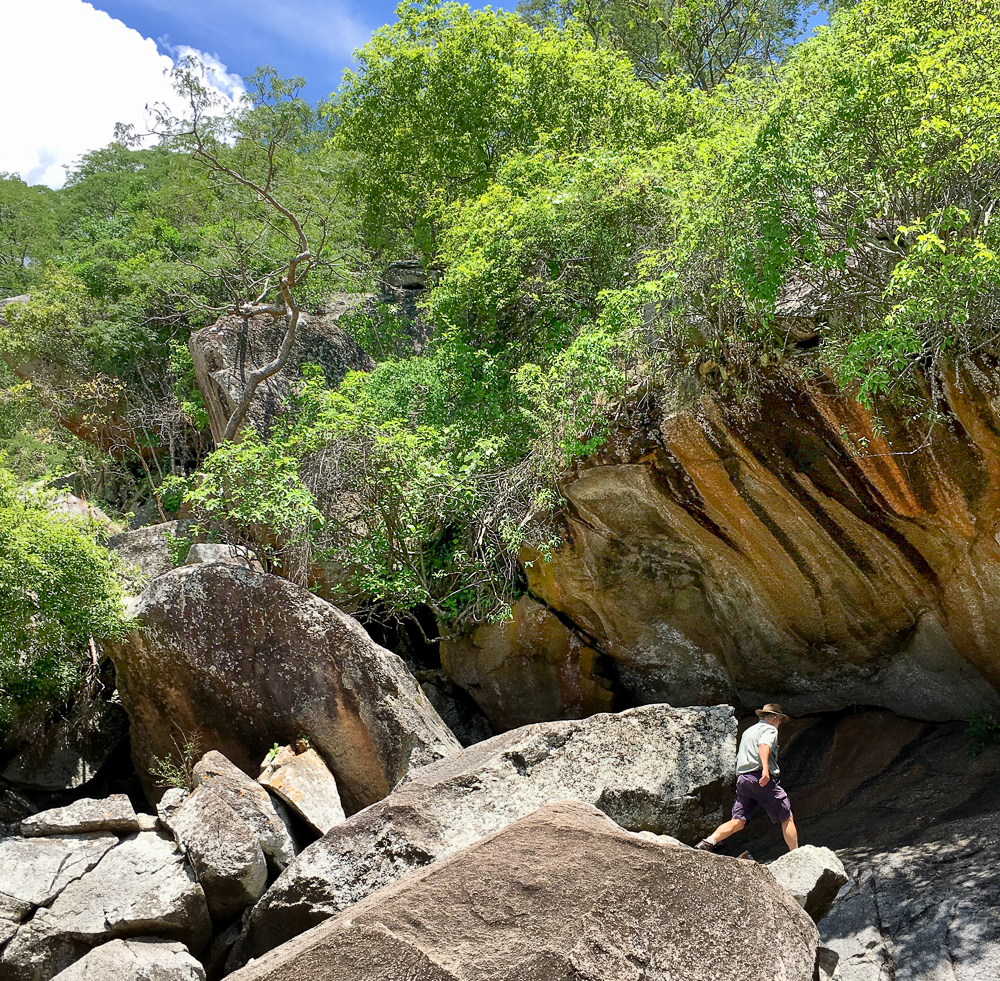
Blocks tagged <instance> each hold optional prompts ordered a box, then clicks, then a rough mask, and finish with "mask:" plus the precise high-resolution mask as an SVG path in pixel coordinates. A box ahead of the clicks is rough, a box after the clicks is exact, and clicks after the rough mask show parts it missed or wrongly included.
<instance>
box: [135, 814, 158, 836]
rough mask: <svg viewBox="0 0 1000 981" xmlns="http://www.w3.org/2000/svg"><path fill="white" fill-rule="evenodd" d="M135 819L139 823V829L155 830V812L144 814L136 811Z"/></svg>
mask: <svg viewBox="0 0 1000 981" xmlns="http://www.w3.org/2000/svg"><path fill="white" fill-rule="evenodd" d="M135 819H136V821H137V822H138V824H139V830H140V831H156V830H157V827H156V826H157V817H156V815H155V814H144V813H142V812H141V811H140V812H137V813H136V815H135Z"/></svg>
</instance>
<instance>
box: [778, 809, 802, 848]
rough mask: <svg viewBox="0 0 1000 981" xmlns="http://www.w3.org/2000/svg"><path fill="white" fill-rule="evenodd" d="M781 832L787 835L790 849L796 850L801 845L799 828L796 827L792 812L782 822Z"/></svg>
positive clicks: (786, 841)
mask: <svg viewBox="0 0 1000 981" xmlns="http://www.w3.org/2000/svg"><path fill="white" fill-rule="evenodd" d="M781 833H782V834H783V835H784V836H785V844H786V845H788V850H789V851H790V852H794V851H795V849H796V848H798V847H799V830H798V828H796V827H795V818H794V817H792V815H791V814H789V815H788V817H787V818H785V820H784V821H782V822H781Z"/></svg>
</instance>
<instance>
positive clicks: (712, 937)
mask: <svg viewBox="0 0 1000 981" xmlns="http://www.w3.org/2000/svg"><path fill="white" fill-rule="evenodd" d="M748 909H753V910H754V916H752V917H749V918H748V916H747V910H748ZM817 941H818V938H817V935H816V928H815V927H814V926H813V924H812V922H811V921H810V920H809V918H808V917H807V916H806V915H805V914H804V913H803V912H802V910H801V909H799V907H798V906H797V905H796V904H795V903H794V902H792V901H791V900H790V898H789V897H788V896H787V895H786V894H785V893H784V892H783V891H782V890H780V889H778V888H777V887H776V886H775V884H774V880H773V879H771V878H770V876H768V874H767V873H766V872H765V871H764V870H763V869H761V868H760V867H759V866H757V865H755V864H754V863H752V862H742V861H739V860H738V859H726V858H721V857H719V856H715V855H706V854H704V853H699V852H695V851H693V850H691V849H686V848H677V847H676V846H673V845H662V844H659V843H655V842H651V841H648V840H644V839H642V838H639V837H638V836H636V835H630V834H627V833H625V832H623V831H622V830H621V829H620V828H618V827H617V826H616V825H615V824H614V823H612V822H611V821H609V820H608V819H607V818H606V817H605V816H604V815H603V814H601V813H600V812H599V811H598V810H596V808H594V807H592V806H590V805H587V804H583V803H579V802H576V801H570V802H564V803H557V804H550V805H548V806H546V807H543V808H541V809H540V810H538V811H537V812H535V813H534V814H532V815H530V816H528V817H525V818H523V819H522V820H520V821H518V822H517V823H515V824H512V825H510V826H509V827H507V828H505V829H504V830H502V831H500V832H499V833H497V834H495V835H493V836H491V837H489V838H487V839H485V840H483V841H480V842H478V843H476V844H474V845H471V846H469V847H467V848H465V849H463V850H462V851H461V852H459V853H458V854H456V855H453V856H452V857H451V858H449V859H446V860H444V861H442V862H438V863H437V864H435V865H433V866H431V867H430V868H429V869H426V870H424V871H423V872H420V873H417V874H416V875H413V876H410V877H409V878H407V879H404V880H403V881H401V882H399V883H396V884H395V885H393V886H389V887H388V888H386V889H382V890H380V891H379V892H377V893H375V894H373V895H371V896H369V897H368V898H367V899H365V900H363V901H362V902H360V903H359V904H358V905H357V906H354V907H353V908H352V909H351V910H349V911H348V912H346V913H344V914H342V915H341V916H338V917H337V918H336V919H333V920H331V921H329V922H327V923H324V924H322V925H321V926H319V927H317V928H316V929H315V930H311V931H309V932H308V933H306V934H304V935H303V936H301V937H298V938H296V939H295V940H292V941H291V942H289V943H287V944H285V945H284V946H283V947H280V948H278V949H277V950H275V951H273V952H272V953H270V954H269V955H267V956H265V957H263V958H262V959H261V960H259V961H256V962H255V963H254V964H252V965H250V966H248V967H247V968H245V969H244V970H242V971H240V972H238V973H237V974H235V975H234V976H233V978H234V981H279V979H280V981H291V979H294V981H321V979H322V981H361V979H368V978H374V977H378V978H379V979H380V981H459V979H468V978H473V977H475V978H481V979H483V981H487V979H489V981H493V979H496V981H499V979H501V978H518V979H523V981H563V979H565V981H570V979H576V978H587V979H591V981H624V979H630V978H634V979H640V978H641V979H645V981H668V979H670V981H673V979H676V978H684V979H687V981H728V979H733V981H736V979H739V981H755V979H756V981H811V979H812V977H813V964H814V961H815V955H816V946H817Z"/></svg>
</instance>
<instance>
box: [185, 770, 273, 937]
mask: <svg viewBox="0 0 1000 981" xmlns="http://www.w3.org/2000/svg"><path fill="white" fill-rule="evenodd" d="M168 827H169V829H170V830H171V831H172V832H173V834H174V837H175V838H176V839H177V843H178V844H179V845H180V846H181V848H182V849H183V850H184V854H185V855H186V856H187V860H188V861H189V862H190V863H191V867H192V868H193V869H194V871H195V875H197V877H198V882H199V883H201V887H202V889H204V890H205V899H206V901H207V902H208V911H209V912H210V913H211V914H212V916H213V917H215V919H216V920H218V921H221V922H224V921H225V920H227V919H229V918H230V917H232V916H234V915H235V914H236V913H241V912H242V911H243V910H245V909H246V908H247V907H248V906H249V905H250V904H251V903H253V902H255V901H256V900H257V899H258V898H259V897H260V895H261V893H263V891H264V887H265V886H266V885H267V861H266V860H265V858H264V852H263V851H262V850H261V847H260V844H259V843H258V841H257V836H256V835H255V834H254V833H253V831H251V830H250V828H249V827H248V826H247V825H246V824H244V822H243V821H241V820H240V818H239V816H238V815H237V813H236V812H235V811H234V810H233V809H232V808H231V807H230V806H229V805H228V804H227V803H226V802H225V801H224V800H223V799H222V798H221V797H219V796H218V795H217V794H215V793H214V792H213V791H212V790H210V789H209V788H208V787H207V786H201V787H198V788H197V789H196V790H195V791H194V793H193V794H191V795H190V796H189V797H188V798H187V799H186V800H185V801H184V803H183V804H182V805H181V806H180V807H179V808H178V809H177V810H176V811H175V812H174V814H173V815H172V816H171V818H170V823H169V825H168Z"/></svg>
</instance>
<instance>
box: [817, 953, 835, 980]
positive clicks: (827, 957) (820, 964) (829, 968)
mask: <svg viewBox="0 0 1000 981" xmlns="http://www.w3.org/2000/svg"><path fill="white" fill-rule="evenodd" d="M839 962H840V955H839V954H838V953H837V952H836V951H835V950H831V949H830V948H829V947H817V948H816V981H840V977H841V975H840V972H839V971H838V970H837V965H838V963H839Z"/></svg>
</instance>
